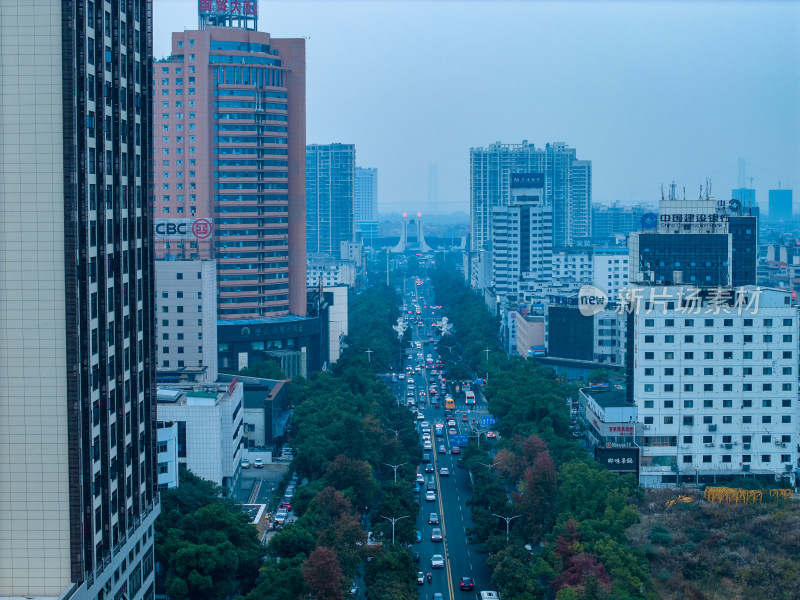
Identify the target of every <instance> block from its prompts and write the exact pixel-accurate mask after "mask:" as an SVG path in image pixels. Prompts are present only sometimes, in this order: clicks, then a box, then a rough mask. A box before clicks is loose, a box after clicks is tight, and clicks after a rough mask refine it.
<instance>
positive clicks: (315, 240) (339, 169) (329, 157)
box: [306, 144, 356, 254]
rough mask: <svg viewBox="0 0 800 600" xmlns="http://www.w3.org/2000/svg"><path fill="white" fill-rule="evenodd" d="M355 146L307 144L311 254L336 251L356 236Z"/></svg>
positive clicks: (352, 240)
mask: <svg viewBox="0 0 800 600" xmlns="http://www.w3.org/2000/svg"><path fill="white" fill-rule="evenodd" d="M355 181H356V147H355V146H354V145H353V144H311V145H309V146H308V147H307V148H306V221H307V230H306V236H307V247H308V252H309V253H311V254H338V252H339V246H340V245H341V243H342V242H354V241H355V239H356V219H355V188H356V184H355Z"/></svg>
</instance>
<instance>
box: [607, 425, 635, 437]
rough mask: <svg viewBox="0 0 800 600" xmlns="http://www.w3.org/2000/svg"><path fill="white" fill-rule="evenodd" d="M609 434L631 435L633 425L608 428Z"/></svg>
mask: <svg viewBox="0 0 800 600" xmlns="http://www.w3.org/2000/svg"><path fill="white" fill-rule="evenodd" d="M608 431H609V433H616V434H618V435H633V425H621V426H616V425H615V426H613V427H609V428H608Z"/></svg>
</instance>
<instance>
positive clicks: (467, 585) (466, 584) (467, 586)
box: [460, 577, 475, 592]
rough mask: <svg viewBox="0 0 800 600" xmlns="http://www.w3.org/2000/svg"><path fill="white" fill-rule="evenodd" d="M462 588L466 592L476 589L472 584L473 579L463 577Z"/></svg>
mask: <svg viewBox="0 0 800 600" xmlns="http://www.w3.org/2000/svg"><path fill="white" fill-rule="evenodd" d="M460 587H461V589H462V590H463V591H466V592H468V591H470V590H473V589H475V584H474V583H473V582H472V577H462V578H461V585H460Z"/></svg>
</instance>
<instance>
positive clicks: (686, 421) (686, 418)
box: [683, 416, 694, 425]
mask: <svg viewBox="0 0 800 600" xmlns="http://www.w3.org/2000/svg"><path fill="white" fill-rule="evenodd" d="M683 424H684V425H694V417H689V416H684V417H683Z"/></svg>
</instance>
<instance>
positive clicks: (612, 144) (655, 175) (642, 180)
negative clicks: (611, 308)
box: [154, 0, 800, 213]
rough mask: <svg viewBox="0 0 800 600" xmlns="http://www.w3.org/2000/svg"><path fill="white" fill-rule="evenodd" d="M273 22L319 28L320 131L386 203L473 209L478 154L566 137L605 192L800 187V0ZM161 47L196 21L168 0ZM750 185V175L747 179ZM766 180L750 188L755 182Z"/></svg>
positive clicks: (341, 5) (157, 17)
mask: <svg viewBox="0 0 800 600" xmlns="http://www.w3.org/2000/svg"><path fill="white" fill-rule="evenodd" d="M259 4H260V6H259V22H258V28H259V29H260V30H262V31H267V32H269V33H270V34H272V35H273V36H274V37H304V36H305V37H307V38H308V41H307V86H308V87H307V93H308V95H307V111H308V122H307V127H308V129H307V141H308V143H330V142H342V143H354V144H355V145H356V152H357V163H358V164H359V165H361V166H368V167H377V168H378V172H379V209H380V210H381V211H382V212H390V211H403V210H408V211H409V212H411V211H413V212H416V211H418V210H421V211H423V213H424V212H425V211H426V210H427V211H428V212H431V206H430V203H429V174H430V171H431V165H435V169H436V173H437V181H438V211H437V212H451V211H455V210H463V211H465V212H468V211H469V149H470V147H473V146H476V147H477V146H485V145H488V144H491V143H493V142H495V141H502V142H504V143H519V142H521V141H522V140H528V141H529V142H533V143H535V144H536V145H537V146H543V145H544V144H545V143H547V142H552V141H560V142H566V143H567V144H569V145H570V146H573V147H574V148H576V149H577V152H578V158H580V159H588V160H591V161H592V164H593V171H594V172H593V200H595V201H600V202H613V201H615V200H619V201H621V202H623V203H625V204H633V203H637V202H645V203H653V204H657V201H658V198H659V196H660V192H659V188H660V185H661V184H662V183H664V185H665V187H666V185H668V184H669V183H670V182H671V181H672V180H675V182H676V183H677V184H678V186H679V189H681V188H682V187H683V186H686V188H687V196H688V195H690V194H691V195H693V196H696V195H697V193H698V190H699V185H700V184H701V183H704V182H705V179H706V178H707V177H708V178H710V179H711V180H712V184H713V188H712V194H713V195H715V196H717V197H718V198H721V197H723V198H730V190H731V188H732V187H737V161H738V159H739V158H744V159H745V160H746V161H747V162H746V164H747V176H748V177H749V176H752V177H753V178H754V179H753V187H755V188H756V190H757V192H756V193H757V198H758V200H759V202H762V201H765V200H766V196H767V190H768V189H771V188H775V187H777V186H778V181H780V182H781V185H782V187H784V188H787V187H789V188H793V189H794V196H795V205H798V196H799V195H800V173H799V172H798V171H799V170H800V41H799V40H800V2H795V1H785V2H773V3H768V2H743V3H736V2H705V3H703V2H677V3H676V2H641V3H640V2H619V3H608V2H588V3H582V2H559V3H550V2H531V1H524V0H517V1H503V2H501V1H498V0H491V1H488V0H487V1H478V0H475V1H459V0H428V1H424V2H420V1H417V2H407V1H401V0H360V1H359V0H356V1H352V0H351V1H339V0H316V1H303V0H271V1H269V2H267V1H265V0H261V1H260V3H259ZM154 5H155V7H154V30H155V31H154V46H155V55H156V57H163V56H166V55H168V54H169V52H170V36H171V33H172V32H173V31H182V30H183V29H194V28H196V27H197V11H196V7H197V2H196V0H154ZM748 183H749V182H748ZM748 187H749V185H748Z"/></svg>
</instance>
